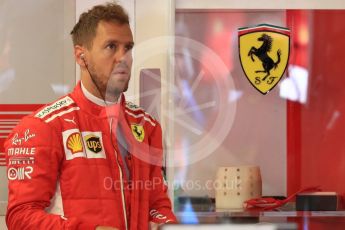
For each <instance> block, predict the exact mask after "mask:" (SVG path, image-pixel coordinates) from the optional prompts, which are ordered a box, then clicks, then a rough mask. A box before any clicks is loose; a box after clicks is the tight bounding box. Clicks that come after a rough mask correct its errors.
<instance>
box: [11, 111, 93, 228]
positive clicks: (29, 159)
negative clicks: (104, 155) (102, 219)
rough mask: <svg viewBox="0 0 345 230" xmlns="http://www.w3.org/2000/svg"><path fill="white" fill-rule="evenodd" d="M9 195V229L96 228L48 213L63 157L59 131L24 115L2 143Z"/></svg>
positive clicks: (73, 219)
mask: <svg viewBox="0 0 345 230" xmlns="http://www.w3.org/2000/svg"><path fill="white" fill-rule="evenodd" d="M5 152H6V161H7V175H8V179H9V197H8V208H7V214H6V223H7V226H8V229H9V230H11V229H36V230H39V229H95V227H96V226H94V225H92V224H88V223H81V222H80V221H78V219H76V218H71V219H68V217H67V218H66V217H63V216H60V215H54V214H48V213H47V212H46V211H45V209H46V208H48V207H49V206H50V200H51V199H52V197H53V196H54V194H55V190H56V185H57V180H58V175H59V170H60V165H61V163H62V160H63V158H64V155H63V150H62V149H61V134H60V133H56V131H55V130H53V129H52V128H51V127H50V126H48V124H46V123H44V122H43V121H42V120H40V119H37V118H33V117H26V118H24V119H23V120H22V122H21V123H20V124H19V125H18V126H17V127H16V128H15V129H14V130H13V132H12V133H11V134H10V136H9V137H8V139H7V140H6V142H5Z"/></svg>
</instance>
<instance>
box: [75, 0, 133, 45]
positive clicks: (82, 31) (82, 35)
mask: <svg viewBox="0 0 345 230" xmlns="http://www.w3.org/2000/svg"><path fill="white" fill-rule="evenodd" d="M100 21H106V22H113V23H119V24H129V18H128V14H127V12H126V11H125V10H124V9H123V7H122V6H120V5H119V4H117V3H107V4H105V5H97V6H94V7H93V8H92V9H91V10H89V11H87V12H84V13H82V14H81V15H80V17H79V21H78V23H77V24H76V25H75V26H74V28H73V30H72V31H71V35H72V40H73V44H74V45H81V46H82V45H85V46H86V47H87V48H91V47H92V41H93V39H94V38H95V36H96V30H97V26H98V24H99V22H100Z"/></svg>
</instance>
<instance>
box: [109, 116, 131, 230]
mask: <svg viewBox="0 0 345 230" xmlns="http://www.w3.org/2000/svg"><path fill="white" fill-rule="evenodd" d="M112 127H113V118H111V119H110V134H111V135H113V134H112V133H113V132H112ZM111 142H113V139H112V136H111ZM113 147H114V151H115V158H116V164H117V167H118V168H119V172H120V182H121V183H120V184H121V199H122V207H123V216H124V218H125V226H126V230H127V229H128V221H127V211H126V210H127V209H126V200H125V195H124V187H123V178H122V176H123V173H122V168H121V166H120V164H119V161H118V158H117V157H118V153H117V151H116V148H115V145H114V143H113Z"/></svg>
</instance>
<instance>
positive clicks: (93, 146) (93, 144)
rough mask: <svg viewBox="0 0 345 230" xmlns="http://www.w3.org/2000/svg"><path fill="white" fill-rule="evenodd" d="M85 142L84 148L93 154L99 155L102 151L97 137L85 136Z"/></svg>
mask: <svg viewBox="0 0 345 230" xmlns="http://www.w3.org/2000/svg"><path fill="white" fill-rule="evenodd" d="M85 142H86V146H87V148H88V149H89V150H90V151H92V152H94V153H99V152H100V151H102V144H101V140H100V138H99V137H97V136H95V135H93V134H89V135H87V136H85Z"/></svg>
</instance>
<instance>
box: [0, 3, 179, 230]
mask: <svg viewBox="0 0 345 230" xmlns="http://www.w3.org/2000/svg"><path fill="white" fill-rule="evenodd" d="M71 34H72V38H73V43H74V55H75V59H76V62H77V63H78V64H79V66H80V69H81V81H80V82H79V83H78V85H77V86H76V88H75V89H74V91H73V92H72V93H71V94H69V95H67V96H65V97H62V98H60V99H59V100H57V101H55V102H53V103H51V104H49V105H47V106H45V107H43V108H41V109H39V110H38V111H36V112H35V113H34V114H32V115H30V116H27V117H25V118H24V119H23V120H22V121H21V122H20V124H19V125H18V126H17V127H16V128H15V129H14V130H13V132H12V134H10V136H9V137H8V139H7V141H6V143H5V151H6V153H7V158H6V160H7V167H8V169H7V175H8V179H9V203H8V210H7V215H6V223H7V226H8V228H9V229H10V230H11V229H15V230H17V229H35V230H36V229H83V230H84V229H85V230H87V229H97V230H101V229H121V230H122V229H132V230H135V229H148V228H149V223H150V222H154V223H157V224H163V223H169V222H170V223H171V222H176V218H175V216H174V214H173V213H172V211H171V203H170V200H169V199H168V197H167V194H166V186H165V184H164V182H163V178H162V174H161V167H162V165H161V163H162V131H161V128H160V125H159V123H158V122H157V121H156V120H155V119H153V118H152V117H151V116H150V115H149V114H147V113H146V112H145V111H143V110H142V109H141V108H138V107H137V106H134V105H133V104H130V103H127V102H126V101H125V97H124V95H123V92H125V91H126V90H127V88H128V82H129V79H130V69H131V65H132V56H131V49H132V47H133V45H134V42H133V36H132V33H131V30H130V27H129V19H128V15H127V14H126V13H125V11H124V10H123V8H122V7H121V6H119V5H117V4H115V3H109V4H107V5H100V6H95V7H94V8H92V9H91V10H89V11H88V12H86V13H83V14H82V15H81V16H80V18H79V22H78V23H77V24H76V25H75V27H74V29H73V30H72V32H71Z"/></svg>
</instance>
